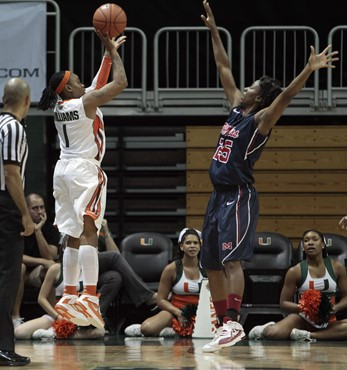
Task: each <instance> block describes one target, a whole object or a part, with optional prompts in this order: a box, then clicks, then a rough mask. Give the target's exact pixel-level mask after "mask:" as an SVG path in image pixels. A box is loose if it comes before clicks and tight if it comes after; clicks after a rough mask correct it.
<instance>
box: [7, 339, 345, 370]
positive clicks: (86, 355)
mask: <svg viewBox="0 0 347 370" xmlns="http://www.w3.org/2000/svg"><path fill="white" fill-rule="evenodd" d="M207 342H208V339H168V338H165V339H164V338H125V337H124V336H121V335H119V336H116V335H107V336H105V338H104V339H100V340H84V341H82V340H80V341H72V340H58V341H54V340H41V341H37V340H36V341H29V340H28V341H17V342H16V352H17V353H19V354H21V355H25V356H29V357H30V358H31V364H30V365H28V366H25V367H21V369H28V370H29V369H64V370H70V369H72V370H83V369H96V370H106V369H199V370H207V369H223V370H225V369H247V370H250V369H288V370H289V369H290V370H293V369H300V370H323V369H324V370H325V369H326V370H335V369H339V370H340V369H341V370H342V369H347V350H346V349H347V348H346V347H347V342H314V343H307V342H284V341H257V342H255V341H248V340H243V341H241V342H239V343H237V344H236V345H235V346H233V347H229V348H224V349H222V350H221V351H220V352H218V353H215V354H205V353H203V352H202V346H203V345H204V344H205V343H207ZM12 369H14V367H12ZM18 369H20V368H19V367H18Z"/></svg>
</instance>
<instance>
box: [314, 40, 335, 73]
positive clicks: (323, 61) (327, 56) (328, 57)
mask: <svg viewBox="0 0 347 370" xmlns="http://www.w3.org/2000/svg"><path fill="white" fill-rule="evenodd" d="M330 50H331V45H328V46H327V47H326V48H325V49H324V50H323V51H322V52H321V53H320V54H315V50H314V47H313V46H311V55H310V58H309V60H308V63H309V64H310V66H311V68H312V69H313V70H317V69H320V68H335V66H334V65H333V64H332V62H336V61H337V60H339V58H337V57H335V55H337V54H338V53H339V52H338V51H333V52H329V51H330Z"/></svg>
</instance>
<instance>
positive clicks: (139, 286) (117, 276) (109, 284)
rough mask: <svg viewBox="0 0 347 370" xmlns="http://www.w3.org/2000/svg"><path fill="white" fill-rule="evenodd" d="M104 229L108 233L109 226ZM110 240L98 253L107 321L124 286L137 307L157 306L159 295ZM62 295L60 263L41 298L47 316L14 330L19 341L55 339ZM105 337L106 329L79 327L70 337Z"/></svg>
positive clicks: (47, 279)
mask: <svg viewBox="0 0 347 370" xmlns="http://www.w3.org/2000/svg"><path fill="white" fill-rule="evenodd" d="M103 226H104V225H103ZM105 229H107V224H106V227H105ZM107 230H108V229H107ZM100 238H101V237H100ZM100 238H99V239H100ZM111 239H112V238H111V237H110V236H108V235H106V237H105V244H106V250H105V251H104V252H99V253H98V259H99V279H98V293H99V294H100V311H101V314H102V315H103V317H104V318H106V313H107V310H108V308H109V306H110V304H111V302H113V301H114V300H115V297H116V296H117V294H118V293H119V291H120V289H121V287H122V286H124V288H125V289H126V291H127V292H128V294H129V296H130V298H131V300H132V301H133V303H134V305H135V306H136V307H139V306H140V305H142V304H146V305H148V306H151V305H153V304H155V303H156V293H155V292H153V291H152V290H150V289H149V288H148V287H147V286H146V284H145V283H144V282H143V281H142V279H141V278H140V277H138V276H137V275H136V273H135V272H134V270H133V269H132V268H131V267H130V266H129V264H128V263H127V261H126V260H125V258H124V257H123V256H122V255H121V254H120V253H119V250H118V247H117V246H116V244H115V243H114V241H113V239H112V240H111ZM64 241H65V239H64V237H63V238H62V241H61V245H64ZM80 280H81V281H80V284H79V287H78V289H77V291H82V290H83V281H82V280H83V279H82V278H80ZM63 291H64V283H63V268H62V264H61V263H56V264H54V265H52V266H51V267H50V268H49V269H48V272H47V274H46V277H45V279H44V282H43V284H42V287H41V290H40V293H39V297H38V303H39V304H40V306H41V307H42V308H43V309H44V310H45V311H46V312H47V315H44V316H42V317H40V318H37V319H34V320H30V321H27V322H25V323H23V324H22V325H20V326H18V327H17V328H16V330H15V336H16V338H17V339H30V338H33V339H39V338H45V337H46V338H47V337H56V333H55V331H56V330H55V331H54V330H53V329H54V328H53V327H52V326H56V325H57V324H56V323H55V324H54V322H55V321H57V320H61V319H63V318H62V317H61V316H60V315H57V312H56V311H55V310H54V308H53V307H54V305H55V302H56V298H60V297H61V296H62V294H63ZM107 322H108V321H107V320H105V328H106V329H109V328H107V327H106V324H107ZM72 325H73V324H72ZM72 325H70V326H69V325H68V324H66V327H67V328H68V329H70V328H73V326H72ZM38 329H42V330H38ZM47 329H49V330H47ZM57 329H58V330H60V331H64V328H60V326H58V328H57ZM75 329H76V328H75ZM71 330H72V329H71ZM70 334H71V331H70ZM104 334H105V330H104V329H96V328H91V327H86V328H83V327H78V330H76V331H75V333H74V334H73V335H71V336H69V338H71V339H94V338H99V337H102V336H104Z"/></svg>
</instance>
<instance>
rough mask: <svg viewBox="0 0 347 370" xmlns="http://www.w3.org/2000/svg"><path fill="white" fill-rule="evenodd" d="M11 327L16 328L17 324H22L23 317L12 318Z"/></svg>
mask: <svg viewBox="0 0 347 370" xmlns="http://www.w3.org/2000/svg"><path fill="white" fill-rule="evenodd" d="M12 322H13V327H14V329H16V328H17V327H18V326H19V325H22V324H23V323H24V317H18V318H17V319H13V320H12Z"/></svg>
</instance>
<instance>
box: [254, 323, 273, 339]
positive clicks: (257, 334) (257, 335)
mask: <svg viewBox="0 0 347 370" xmlns="http://www.w3.org/2000/svg"><path fill="white" fill-rule="evenodd" d="M274 324H275V322H274V321H270V322H267V323H266V324H264V325H257V326H255V327H254V328H253V329H252V330H251V331H250V332H249V333H248V339H250V340H260V339H262V338H263V332H264V330H265V328H267V327H268V326H269V325H274Z"/></svg>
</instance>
